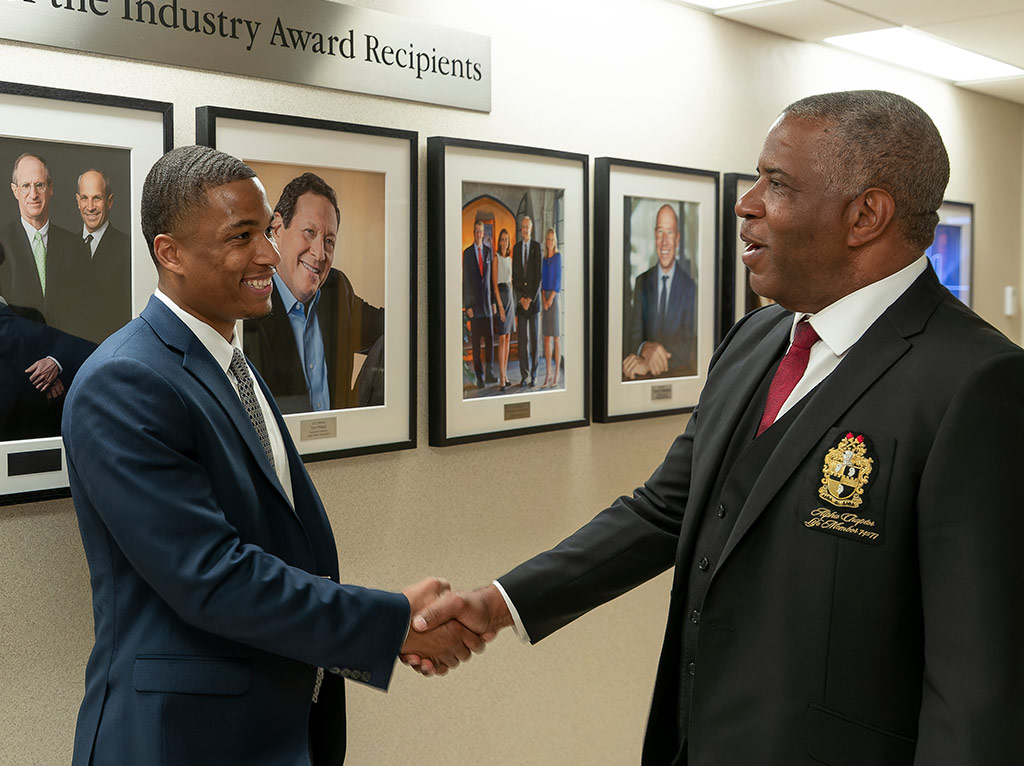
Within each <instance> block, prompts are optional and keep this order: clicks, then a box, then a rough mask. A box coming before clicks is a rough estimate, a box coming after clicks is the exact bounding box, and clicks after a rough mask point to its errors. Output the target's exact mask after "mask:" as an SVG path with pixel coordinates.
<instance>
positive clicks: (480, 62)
mask: <svg viewBox="0 0 1024 766" xmlns="http://www.w3.org/2000/svg"><path fill="white" fill-rule="evenodd" d="M0 38H6V39H8V40H14V41H16V42H26V43H36V44H39V45H52V46H55V47H58V48H72V49H74V50H81V51H88V52H91V53H101V54H106V55H109V56H119V57H124V58H133V59H141V60H143V61H156V62H159V63H162V64H173V65H175V66H185V67H190V68H197V69H212V70H214V71H218V72H231V73H233V74H241V75H247V76H250V77H261V78H265V79H269V80H283V81H286V82H296V83H302V84H305V85H317V86H320V87H325V88H335V89H337V90H348V91H355V92H358V93H369V94H373V95H377V96H387V97H392V98H402V99H408V100H410V101H423V102H426V103H431V104H440V105H442V106H455V107H461V108H464V109H475V110H477V111H482V112H489V111H490V110H491V40H490V38H489V37H486V36H484V35H478V34H472V33H469V32H462V31H459V30H455V29H448V28H445V27H439V26H435V25H432V24H425V23H422V22H419V21H415V20H410V19H406V18H403V17H401V16H395V15H392V14H388V13H381V12H379V11H371V10H365V9H362V8H352V7H350V6H347V5H341V4H340V3H334V2H328V0H301V2H293V3H287V4H283V3H276V2H272V0H247V2H244V3H243V2H240V1H239V0H0Z"/></svg>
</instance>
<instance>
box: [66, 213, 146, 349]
mask: <svg viewBox="0 0 1024 766" xmlns="http://www.w3.org/2000/svg"><path fill="white" fill-rule="evenodd" d="M85 248H86V249H85V256H86V258H87V263H88V272H87V279H88V285H89V287H88V289H87V290H85V291H81V294H82V295H85V296H88V298H87V303H88V305H82V306H80V308H79V311H78V320H77V325H78V329H79V333H78V334H79V335H81V336H82V337H83V338H88V339H89V340H91V341H95V342H96V343H100V342H102V341H103V340H104V339H105V338H106V337H107V336H108V335H110V334H111V333H113V332H114V331H115V330H117V329H119V328H120V327H121V326H122V325H125V324H127V323H128V320H129V319H131V318H132V265H131V258H132V254H131V240H130V239H129V237H128V235H127V234H125V233H124V232H122V231H118V230H117V229H115V228H114V227H113V226H107V230H106V231H105V232H104V233H103V239H101V240H100V243H99V244H98V245H97V246H96V253H95V254H93V256H92V257H91V258H90V257H89V246H88V245H86V246H85Z"/></svg>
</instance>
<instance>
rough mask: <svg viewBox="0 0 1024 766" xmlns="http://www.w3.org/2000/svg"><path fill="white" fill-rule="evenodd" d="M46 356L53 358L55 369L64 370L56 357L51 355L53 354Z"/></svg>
mask: <svg viewBox="0 0 1024 766" xmlns="http://www.w3.org/2000/svg"><path fill="white" fill-rule="evenodd" d="M46 358H47V359H52V360H53V363H54V364H55V365H57V370H58V371H59V372H64V368H63V367H61V366H60V362H58V361H57V358H56V357H53V356H47V357H46Z"/></svg>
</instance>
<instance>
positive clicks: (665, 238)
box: [654, 205, 679, 272]
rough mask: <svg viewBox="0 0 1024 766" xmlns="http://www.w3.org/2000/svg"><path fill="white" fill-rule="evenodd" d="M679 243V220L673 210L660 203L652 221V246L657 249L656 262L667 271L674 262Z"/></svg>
mask: <svg viewBox="0 0 1024 766" xmlns="http://www.w3.org/2000/svg"><path fill="white" fill-rule="evenodd" d="M678 245H679V221H678V220H677V219H676V213H675V211H674V210H673V209H672V208H671V207H670V206H668V205H662V206H661V209H660V210H658V217H657V218H656V219H655V221H654V247H655V250H657V251H658V264H659V265H660V266H661V270H662V271H665V272H668V271H669V270H670V269H671V268H672V266H673V265H675V262H676V247H678Z"/></svg>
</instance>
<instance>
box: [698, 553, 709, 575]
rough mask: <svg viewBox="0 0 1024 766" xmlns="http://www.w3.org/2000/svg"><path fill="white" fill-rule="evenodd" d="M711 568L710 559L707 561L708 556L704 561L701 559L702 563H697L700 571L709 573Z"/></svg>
mask: <svg viewBox="0 0 1024 766" xmlns="http://www.w3.org/2000/svg"><path fill="white" fill-rule="evenodd" d="M709 566H711V562H710V561H708V559H707V556H705V557H704V558H702V559H701V560H700V561H699V562H698V563H697V569H699V570H700V571H701V572H707V571H708V567H709Z"/></svg>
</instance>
